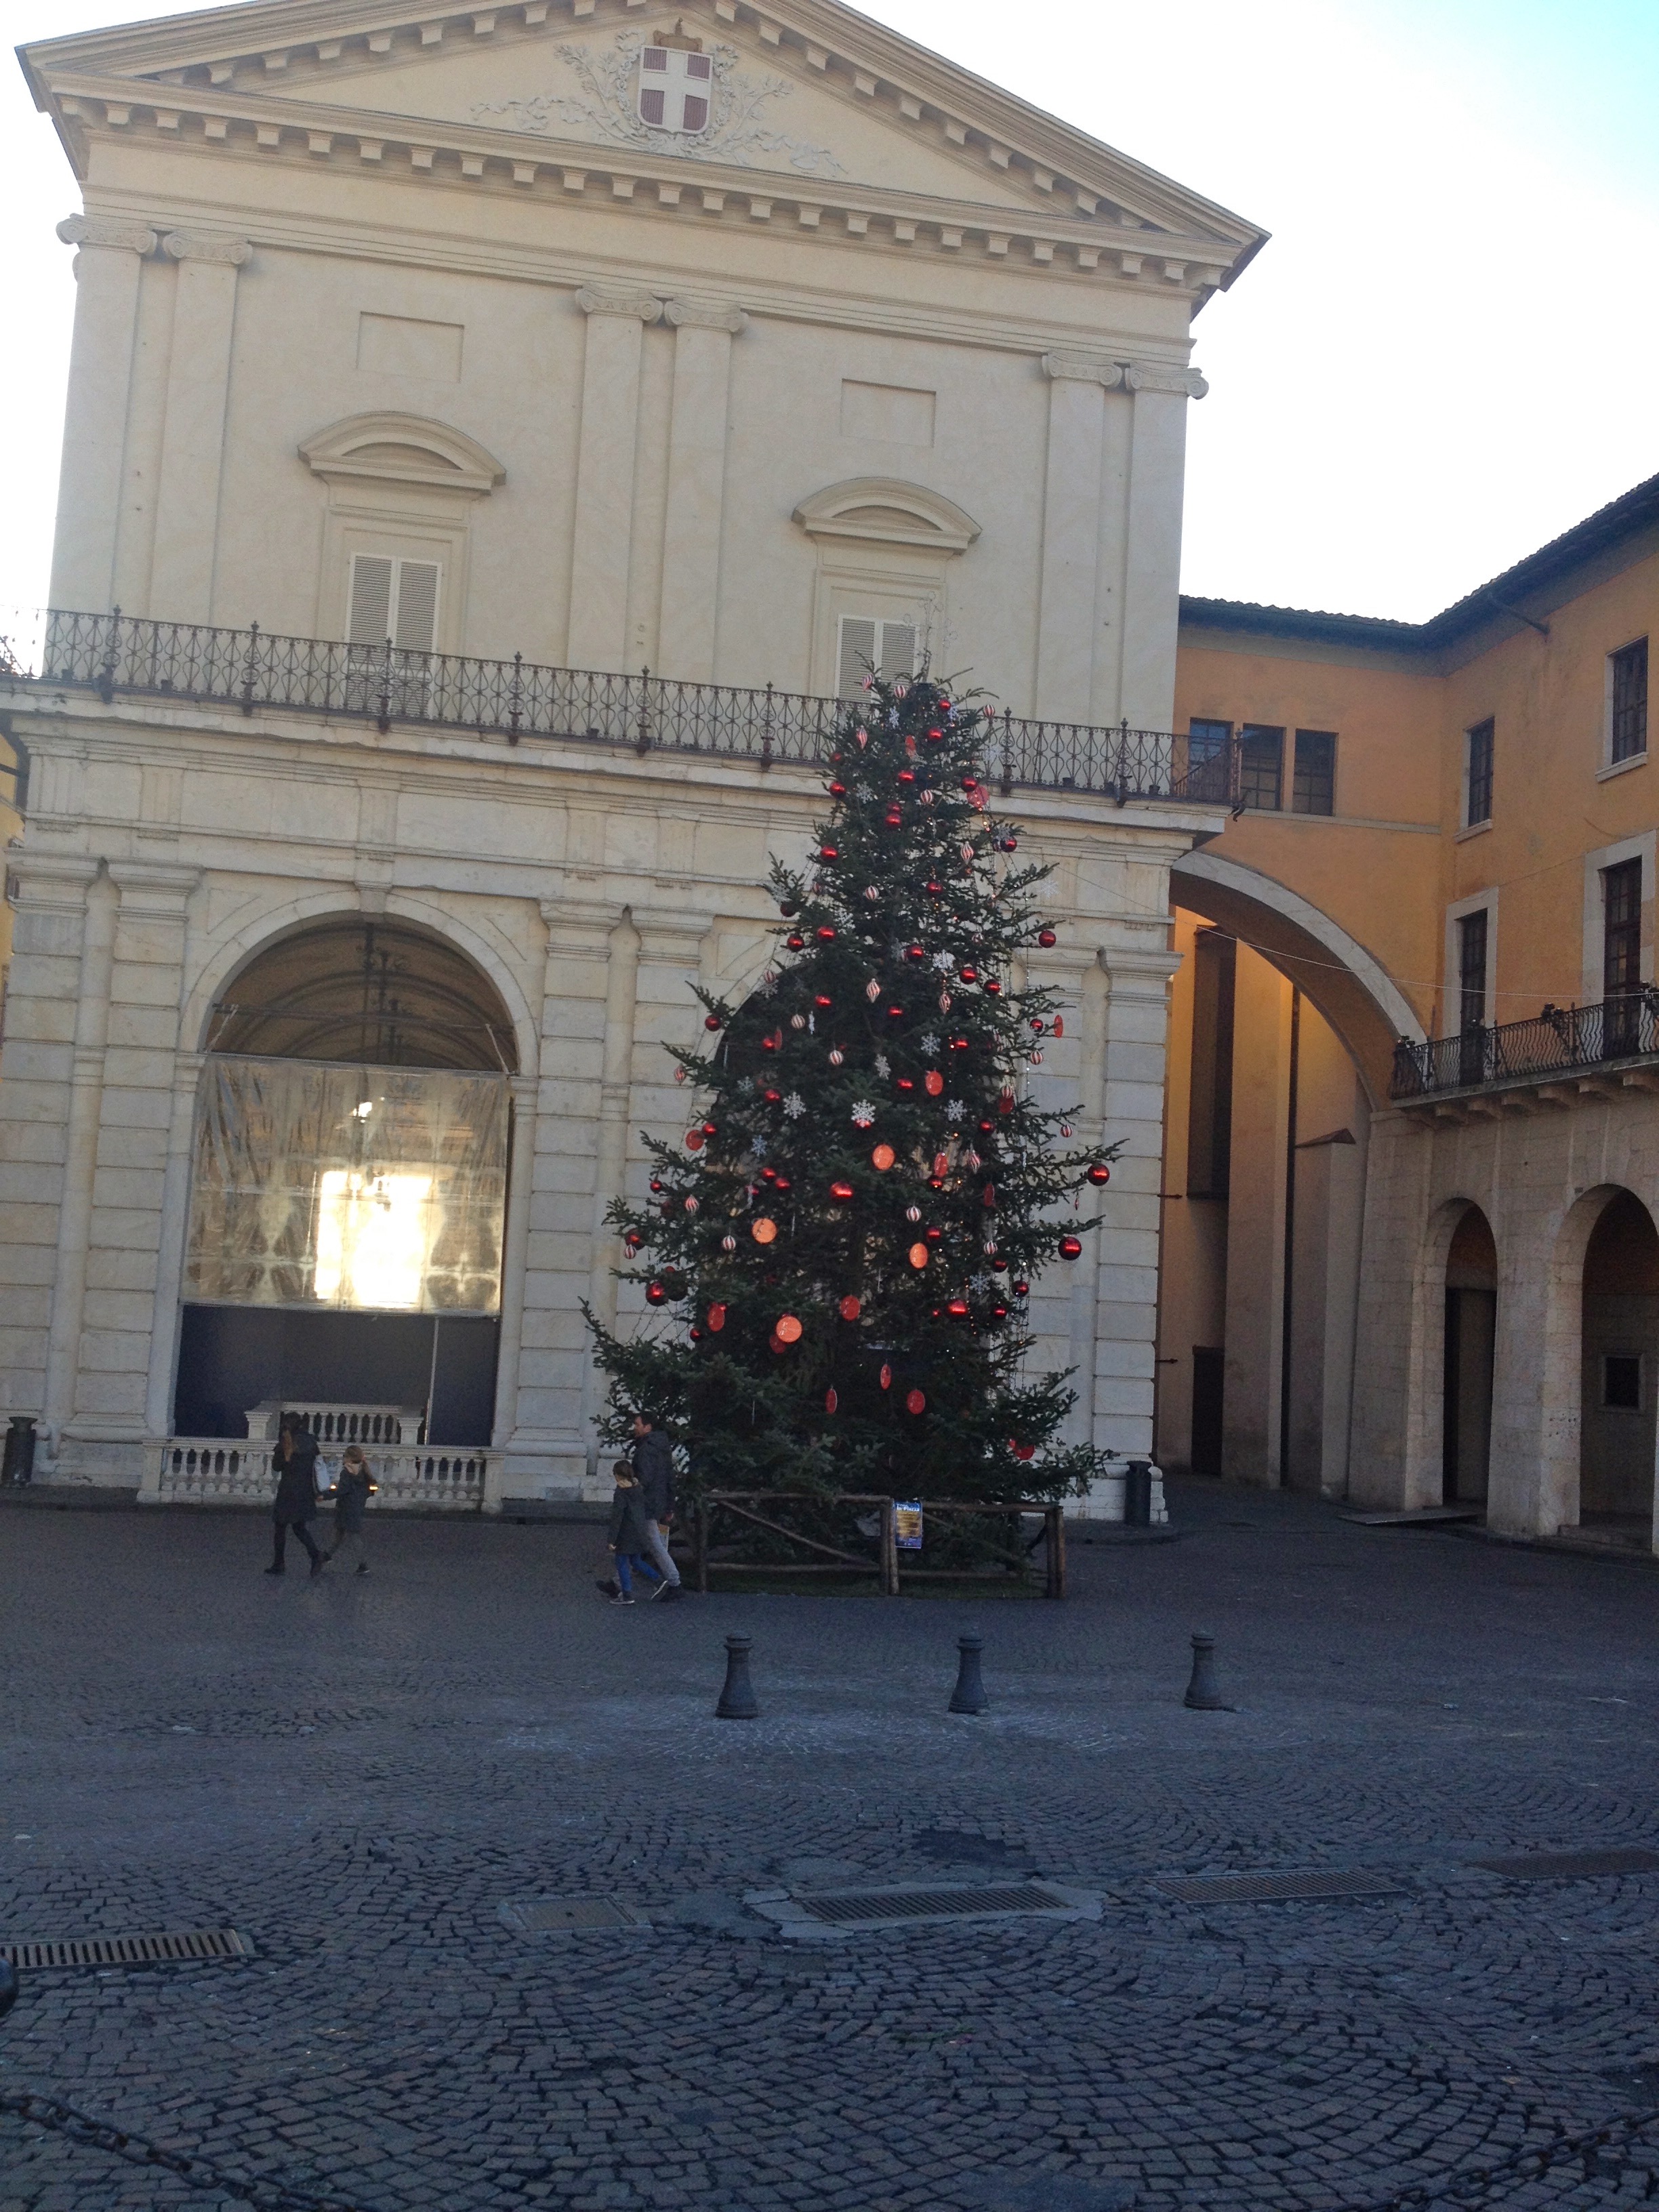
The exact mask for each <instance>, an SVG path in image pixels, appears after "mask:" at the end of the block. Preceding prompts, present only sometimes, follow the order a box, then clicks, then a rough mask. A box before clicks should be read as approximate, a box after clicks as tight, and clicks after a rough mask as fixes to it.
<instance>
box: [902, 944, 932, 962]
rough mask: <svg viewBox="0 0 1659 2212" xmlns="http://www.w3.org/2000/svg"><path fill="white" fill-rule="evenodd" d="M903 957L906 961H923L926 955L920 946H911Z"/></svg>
mask: <svg viewBox="0 0 1659 2212" xmlns="http://www.w3.org/2000/svg"><path fill="white" fill-rule="evenodd" d="M904 957H905V958H906V959H907V960H925V959H926V958H927V952H926V951H925V949H924V948H923V947H922V946H921V945H910V946H909V947H908V949H907V951H906V952H905V955H904Z"/></svg>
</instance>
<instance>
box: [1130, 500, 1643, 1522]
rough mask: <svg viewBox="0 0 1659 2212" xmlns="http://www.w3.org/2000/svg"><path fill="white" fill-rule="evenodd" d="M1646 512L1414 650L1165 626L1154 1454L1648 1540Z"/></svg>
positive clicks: (1363, 632)
mask: <svg viewBox="0 0 1659 2212" xmlns="http://www.w3.org/2000/svg"><path fill="white" fill-rule="evenodd" d="M1656 628H1659V480H1655V481H1652V482H1650V483H1644V484H1643V485H1640V486H1638V488H1637V489H1635V490H1634V491H1632V492H1631V493H1629V494H1628V495H1626V496H1625V497H1624V498H1623V499H1621V500H1619V501H1615V502H1614V503H1613V505H1612V506H1611V507H1607V508H1606V509H1603V510H1602V511H1601V513H1597V514H1595V515H1593V516H1591V517H1590V518H1589V520H1587V521H1586V522H1584V523H1583V524H1581V525H1580V526H1578V527H1577V529H1575V530H1572V531H1571V532H1568V533H1567V534H1566V535H1565V537H1564V538H1560V539H1559V540H1557V541H1556V542H1555V543H1553V544H1551V545H1548V546H1546V547H1545V548H1543V549H1542V550H1541V551H1540V552H1538V553H1536V554H1534V555H1533V556H1530V557H1529V558H1528V559H1527V560H1525V561H1523V562H1520V563H1519V564H1518V565H1517V566H1516V568H1513V569H1511V570H1510V571H1509V572H1508V573H1507V574H1504V575H1503V576H1500V577H1498V578H1497V579H1495V580H1493V582H1492V584H1491V585H1489V586H1485V587H1483V588H1482V589H1481V590H1480V591H1479V592H1474V593H1472V594H1471V595H1470V596H1469V597H1468V599H1464V600H1462V601H1461V602H1459V603H1458V605H1455V606H1454V607H1451V608H1449V609H1448V610H1447V611H1445V612H1444V613H1443V614H1441V615H1439V616H1437V617H1435V618H1434V619H1433V620H1432V621H1431V622H1429V623H1423V624H1409V623H1389V622H1382V621H1374V620H1370V619H1364V618H1357V617H1346V616H1336V615H1326V614H1318V613H1312V612H1303V611H1297V610H1293V609H1285V608H1273V607H1261V606H1253V605H1241V604H1236V603H1232V602H1226V601H1203V600H1188V601H1185V602H1183V606H1182V632H1181V654H1180V673H1179V681H1178V686H1177V700H1178V710H1179V720H1180V723H1181V724H1182V726H1185V727H1187V728H1188V730H1189V731H1190V732H1191V733H1192V737H1191V743H1192V744H1193V745H1194V748H1195V749H1203V748H1206V747H1207V748H1211V749H1212V750H1214V749H1218V750H1224V751H1226V752H1228V753H1229V755H1230V757H1231V762H1232V774H1233V779H1234V781H1233V796H1234V804H1235V806H1236V808H1237V811H1236V812H1235V813H1234V814H1233V816H1232V817H1231V819H1230V821H1229V823H1228V826H1227V828H1226V829H1225V832H1224V833H1223V834H1222V835H1221V836H1218V837H1217V838H1216V839H1214V840H1212V841H1211V842H1207V843H1206V845H1205V846H1204V847H1203V848H1202V849H1201V850H1199V851H1196V852H1194V854H1190V855H1189V856H1188V857H1187V858H1185V859H1184V860H1182V861H1181V862H1180V863H1178V864H1177V866H1176V870H1175V873H1174V878H1173V883H1172V897H1173V899H1174V902H1175V905H1176V945H1177V948H1178V949H1179V951H1181V952H1182V956H1183V959H1182V969H1181V970H1180V972H1179V973H1178V975H1177V977H1176V985H1175V1000H1174V1002H1175V1017H1174V1029H1173V1036H1172V1056H1171V1061H1170V1109H1169V1133H1168V1144H1167V1147H1166V1154H1165V1175H1164V1192H1165V1197H1164V1243H1163V1250H1164V1302H1163V1319H1162V1330H1161V1340H1160V1346H1159V1363H1160V1364H1159V1367H1158V1376H1159V1420H1158V1434H1159V1450H1160V1454H1161V1455H1163V1456H1164V1458H1165V1459H1167V1460H1168V1461H1169V1462H1171V1463H1173V1464H1177V1465H1196V1466H1199V1467H1200V1468H1206V1469H1207V1470H1209V1471H1212V1472H1218V1473H1220V1472H1225V1474H1228V1475H1229V1476H1231V1477H1232V1478H1234V1479H1236V1480H1246V1481H1253V1482H1261V1483H1279V1482H1284V1483H1288V1484H1290V1485H1291V1486H1295V1487H1298V1488H1304V1489H1307V1490H1310V1491H1316V1492H1317V1491H1323V1492H1327V1493H1328V1494H1334V1495H1339V1496H1342V1495H1346V1496H1347V1497H1349V1498H1352V1499H1353V1500H1355V1501H1357V1502H1359V1503H1362V1504H1368V1505H1374V1506H1376V1507H1380V1508H1396V1509H1400V1510H1423V1509H1426V1508H1431V1507H1439V1506H1442V1505H1446V1506H1454V1507H1455V1506H1463V1507H1467V1508H1468V1509H1469V1510H1472V1511H1478V1512H1482V1513H1484V1514H1485V1515H1486V1518H1487V1519H1488V1521H1489V1522H1490V1524H1491V1525H1492V1526H1493V1527H1494V1528H1498V1529H1500V1530H1503V1531H1505V1532H1508V1533H1510V1534H1527V1535H1543V1536H1551V1537H1553V1536H1556V1535H1558V1534H1561V1533H1562V1532H1564V1531H1565V1532H1567V1533H1568V1534H1569V1535H1570V1536H1571V1539H1572V1540H1573V1541H1605V1542H1613V1543H1633V1544H1636V1545H1638V1546H1639V1547H1641V1548H1643V1549H1648V1548H1651V1547H1652V1546H1653V1544H1654V1541H1655V1536H1654V1531H1655V1521H1654V1456H1655V1423H1654V1404H1655V1391H1656V1387H1659V1366H1656V1361H1659V1236H1656V1231H1655V1227H1654V1224H1655V1221H1656V1219H1659V1114H1656V1103H1655V1092H1656V1091H1659V1049H1656V1048H1659V1030H1656V1023H1655V1015H1656V999H1655V993H1654V982H1655V977H1654V968H1653V937H1654V932H1653V914H1654V905H1653V901H1654V881H1655V878H1654V866H1655V863H1654V838H1655V832H1656V823H1659V806H1656V800H1655V797H1654V790H1653V786H1652V784H1651V781H1650V777H1649V774H1648V768H1649V751H1648V731H1647V715H1648V703H1647V683H1648V643H1649V639H1650V635H1651V634H1652V633H1653V632H1654V630H1655V629H1656Z"/></svg>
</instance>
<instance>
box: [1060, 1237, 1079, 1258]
mask: <svg viewBox="0 0 1659 2212" xmlns="http://www.w3.org/2000/svg"><path fill="white" fill-rule="evenodd" d="M1082 1251H1083V1242H1082V1239H1081V1238H1080V1237H1061V1238H1060V1258H1061V1259H1062V1260H1075V1259H1078V1258H1079V1257H1080V1255H1081V1254H1082Z"/></svg>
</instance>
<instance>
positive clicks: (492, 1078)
mask: <svg viewBox="0 0 1659 2212" xmlns="http://www.w3.org/2000/svg"><path fill="white" fill-rule="evenodd" d="M507 1113H508V1099H507V1082H506V1079H505V1078H504V1077H501V1076H498V1075H458V1074H452V1073H449V1072H447V1070H441V1069H434V1068H412V1067H351V1066H339V1065H334V1064H331V1063H328V1062H323V1061H317V1060H257V1059H244V1058H240V1057H232V1056H228V1055H225V1056H220V1055H215V1056H212V1057H210V1059H209V1060H208V1062H207V1066H206V1067H205V1069H204V1073H203V1078H202V1091H201V1100H200V1109H199V1113H198V1117H197V1132H196V1161H195V1179H194V1182H193V1185H192V1188H191V1211H190V1242H189V1248H188V1258H187V1261H186V1263H185V1297H186V1298H187V1299H191V1300H195V1301H199V1302H202V1303H204V1304H218V1305H241V1306H296V1307H307V1308H317V1307H331V1308H335V1309H338V1310H359V1311H364V1310H368V1311H377V1312H383V1313H384V1312H392V1313H474V1314H488V1313H495V1312H498V1311H499V1310H500V1307H501V1229H502V1221H503V1217H504V1214H505V1210H506V1200H507Z"/></svg>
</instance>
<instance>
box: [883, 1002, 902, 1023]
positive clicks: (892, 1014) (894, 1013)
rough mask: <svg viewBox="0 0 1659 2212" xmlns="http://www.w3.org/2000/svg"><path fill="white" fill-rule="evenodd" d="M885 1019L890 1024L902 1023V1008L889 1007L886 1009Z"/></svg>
mask: <svg viewBox="0 0 1659 2212" xmlns="http://www.w3.org/2000/svg"><path fill="white" fill-rule="evenodd" d="M887 1018H888V1020H889V1021H890V1022H902V1020H903V1019H904V1009H903V1007H902V1006H889V1008H888V1009H887Z"/></svg>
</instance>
